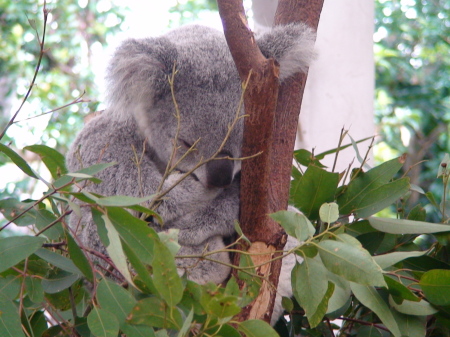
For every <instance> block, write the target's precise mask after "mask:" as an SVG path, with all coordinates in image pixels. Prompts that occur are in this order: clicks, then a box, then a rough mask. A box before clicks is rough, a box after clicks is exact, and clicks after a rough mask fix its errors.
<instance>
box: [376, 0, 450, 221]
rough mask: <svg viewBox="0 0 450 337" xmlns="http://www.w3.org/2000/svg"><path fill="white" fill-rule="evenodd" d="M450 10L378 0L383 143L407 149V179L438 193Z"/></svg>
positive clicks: (426, 1) (447, 147)
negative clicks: (408, 174)
mask: <svg viewBox="0 0 450 337" xmlns="http://www.w3.org/2000/svg"><path fill="white" fill-rule="evenodd" d="M449 13H450V4H449V2H448V1H445V0H438V1H430V0H422V1H404V0H401V1H399V0H379V1H377V2H376V21H375V25H376V27H375V31H376V32H375V35H374V37H375V62H376V113H375V117H376V123H377V125H379V128H380V132H381V134H382V136H383V142H385V144H387V145H388V146H389V147H390V148H392V149H394V150H395V151H396V152H397V153H404V152H408V153H410V158H409V159H408V161H407V165H405V170H407V169H409V168H410V167H411V166H413V165H415V166H413V168H412V170H411V174H410V176H411V183H413V184H415V185H420V186H422V188H424V189H426V190H430V191H432V192H434V193H436V194H438V193H439V194H440V192H438V191H440V190H441V189H442V182H441V181H436V180H435V179H434V177H435V172H436V170H435V168H436V167H437V165H439V161H440V159H441V158H442V157H443V155H444V154H445V153H448V152H449V151H450V136H449V135H450V129H449V125H450V92H449V88H450V79H449V76H448V74H449V72H450V61H449V59H448V57H446V55H448V54H449V53H450V43H449V42H450V41H449V39H448V36H450V17H449ZM422 161H424V162H422ZM417 200H418V195H417V194H416V195H413V197H412V199H411V203H410V205H409V206H410V207H411V206H413V205H415V204H416V202H417ZM420 200H421V202H426V199H425V198H424V197H422V198H420ZM428 213H429V215H430V216H431V217H429V219H430V220H431V219H432V220H433V221H437V219H438V214H437V213H433V212H428Z"/></svg>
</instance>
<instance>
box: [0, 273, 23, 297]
mask: <svg viewBox="0 0 450 337" xmlns="http://www.w3.org/2000/svg"><path fill="white" fill-rule="evenodd" d="M21 285H22V281H21V278H19V277H17V276H15V275H8V276H5V277H0V296H1V295H3V296H5V297H6V298H8V299H10V300H13V299H15V298H16V297H17V296H18V295H19V291H20V287H21Z"/></svg>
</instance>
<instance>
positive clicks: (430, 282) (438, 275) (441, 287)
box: [419, 269, 450, 305]
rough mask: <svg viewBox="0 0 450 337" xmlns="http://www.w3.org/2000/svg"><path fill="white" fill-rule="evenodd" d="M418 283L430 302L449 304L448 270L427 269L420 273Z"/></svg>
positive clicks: (449, 277)
mask: <svg viewBox="0 0 450 337" xmlns="http://www.w3.org/2000/svg"><path fill="white" fill-rule="evenodd" d="M419 284H420V286H421V288H422V291H423V293H424V294H425V296H426V297H427V300H428V301H430V302H431V303H432V304H435V305H450V270H441V269H435V270H430V271H427V272H426V273H425V274H423V275H422V278H421V279H420V282H419Z"/></svg>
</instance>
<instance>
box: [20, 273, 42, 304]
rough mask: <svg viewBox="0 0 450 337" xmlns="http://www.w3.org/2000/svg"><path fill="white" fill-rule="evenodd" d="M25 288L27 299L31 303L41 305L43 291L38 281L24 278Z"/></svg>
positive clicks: (32, 278)
mask: <svg viewBox="0 0 450 337" xmlns="http://www.w3.org/2000/svg"><path fill="white" fill-rule="evenodd" d="M25 287H26V290H27V294H28V297H29V298H30V300H31V301H32V302H34V303H41V302H43V301H44V290H43V288H42V284H41V280H40V279H38V278H34V277H26V278H25Z"/></svg>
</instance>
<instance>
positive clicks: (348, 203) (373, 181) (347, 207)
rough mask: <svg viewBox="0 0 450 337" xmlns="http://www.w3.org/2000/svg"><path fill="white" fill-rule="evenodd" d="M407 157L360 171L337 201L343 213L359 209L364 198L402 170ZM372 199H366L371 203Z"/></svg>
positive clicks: (367, 202)
mask: <svg viewBox="0 0 450 337" xmlns="http://www.w3.org/2000/svg"><path fill="white" fill-rule="evenodd" d="M404 162H405V157H400V158H395V159H392V160H390V161H387V162H385V163H383V164H381V165H379V166H377V167H374V168H373V169H371V170H369V171H367V172H360V173H359V174H358V176H357V177H356V178H354V179H353V180H352V181H351V182H350V183H349V184H348V186H347V188H346V189H345V190H344V192H343V193H342V194H341V195H340V196H339V197H338V199H337V203H338V204H339V210H340V213H341V214H351V213H353V212H354V211H355V210H357V209H359V208H360V207H359V205H360V204H361V202H362V200H364V198H365V197H366V196H367V195H369V193H371V192H373V191H376V190H377V189H378V188H380V187H381V186H383V185H385V184H387V183H388V182H389V180H391V179H392V178H393V177H394V175H395V174H396V173H397V172H398V171H399V170H400V168H401V167H402V165H403V163H404ZM371 201H372V199H371V198H370V200H369V201H367V200H366V202H365V203H366V206H365V207H367V204H369V205H370V204H371Z"/></svg>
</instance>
